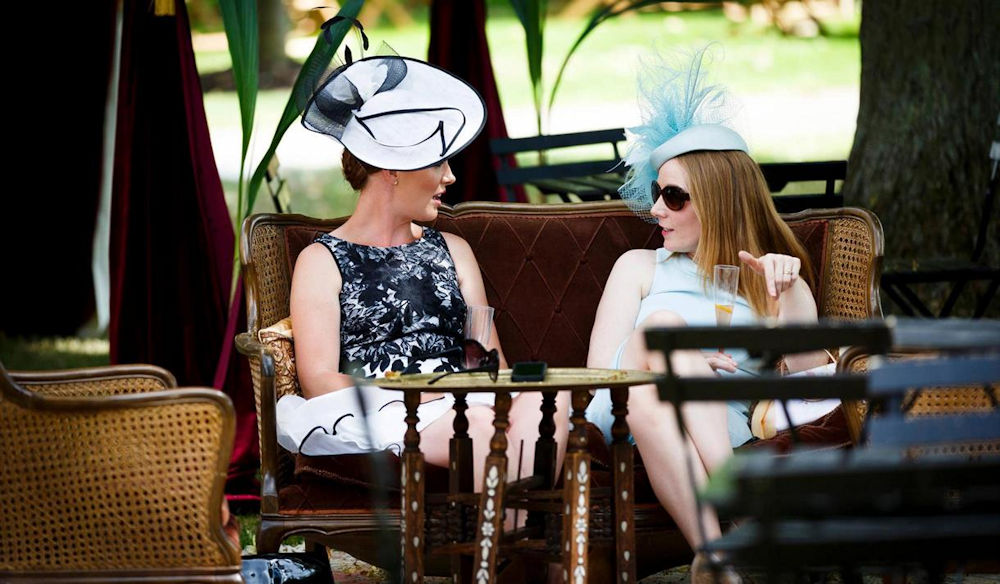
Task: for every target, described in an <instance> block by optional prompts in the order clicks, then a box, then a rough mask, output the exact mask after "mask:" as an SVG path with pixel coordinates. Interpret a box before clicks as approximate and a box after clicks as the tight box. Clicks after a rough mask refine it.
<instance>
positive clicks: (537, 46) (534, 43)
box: [510, 0, 549, 134]
mask: <svg viewBox="0 0 1000 584" xmlns="http://www.w3.org/2000/svg"><path fill="white" fill-rule="evenodd" d="M510 4H511V6H512V7H513V8H514V13H515V14H517V19H518V20H519V21H520V22H521V26H522V27H523V28H524V42H525V46H526V48H527V53H528V76H529V77H530V79H531V89H532V100H533V102H534V104H535V119H536V123H537V124H538V133H539V134H541V133H542V95H543V91H544V87H543V84H542V56H543V54H544V49H545V16H546V13H547V12H548V9H549V3H548V0H510Z"/></svg>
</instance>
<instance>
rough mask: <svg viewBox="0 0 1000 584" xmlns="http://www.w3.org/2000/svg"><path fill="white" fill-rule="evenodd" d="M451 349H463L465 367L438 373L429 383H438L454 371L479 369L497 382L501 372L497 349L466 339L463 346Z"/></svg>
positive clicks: (468, 371) (475, 370)
mask: <svg viewBox="0 0 1000 584" xmlns="http://www.w3.org/2000/svg"><path fill="white" fill-rule="evenodd" d="M451 350H458V351H461V353H462V360H463V363H465V368H464V369H460V370H458V371H449V372H447V373H442V374H441V375H438V376H437V377H435V378H433V379H431V380H430V381H428V382H427V385H432V384H434V383H437V382H438V381H440V380H442V379H444V378H445V377H448V376H449V375H452V374H454V373H475V372H477V371H482V372H486V373H489V374H490V381H493V382H496V380H497V376H499V374H500V353H499V352H497V350H496V349H490V350H488V351H487V350H486V347H484V346H482V345H480V344H479V342H478V341H474V340H472V339H465V341H464V342H463V343H462V345H461V347H454V348H453V349H451Z"/></svg>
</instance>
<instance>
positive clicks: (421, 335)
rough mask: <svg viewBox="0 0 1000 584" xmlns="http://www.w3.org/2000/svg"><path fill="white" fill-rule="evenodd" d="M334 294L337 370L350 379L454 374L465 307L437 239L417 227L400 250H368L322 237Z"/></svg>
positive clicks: (445, 249) (432, 231) (444, 246)
mask: <svg viewBox="0 0 1000 584" xmlns="http://www.w3.org/2000/svg"><path fill="white" fill-rule="evenodd" d="M316 241H317V242H319V243H321V244H323V245H324V246H326V248H327V249H329V250H330V253H332V254H333V258H334V260H335V261H336V262H337V267H338V268H339V269H340V275H341V278H342V280H343V285H342V286H341V290H340V313H341V325H340V370H341V372H343V373H348V374H352V375H356V376H358V377H382V376H384V375H385V373H386V372H387V371H403V372H406V373H415V372H418V371H423V372H425V373H429V372H432V371H455V370H457V369H459V360H458V358H457V355H456V354H455V353H445V354H444V355H443V356H442V355H441V353H442V351H445V350H446V349H449V348H453V347H456V346H459V345H461V341H462V327H463V326H464V325H465V313H466V306H465V300H464V299H463V298H462V292H461V290H460V289H459V287H458V274H457V273H456V271H455V262H454V261H453V260H452V258H451V254H450V253H449V252H448V245H447V243H445V240H444V237H443V236H442V235H441V233H440V232H439V231H437V230H435V229H431V228H429V227H425V228H424V232H423V236H422V237H421V238H420V239H418V240H416V241H414V242H412V243H408V244H405V245H399V246H395V247H371V246H366V245H359V244H356V243H351V242H349V241H345V240H343V239H338V238H336V237H334V236H332V235H330V234H324V235H321V236H319V237H317V238H316Z"/></svg>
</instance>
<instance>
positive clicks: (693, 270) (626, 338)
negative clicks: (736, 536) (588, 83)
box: [587, 50, 826, 581]
mask: <svg viewBox="0 0 1000 584" xmlns="http://www.w3.org/2000/svg"><path fill="white" fill-rule="evenodd" d="M703 56H704V50H702V51H700V52H698V53H696V55H695V56H694V59H693V61H692V63H691V64H690V65H689V66H688V67H687V71H684V70H683V69H681V70H679V71H678V70H677V69H675V68H672V67H671V66H669V65H667V64H665V63H663V62H657V63H654V64H652V65H651V66H647V68H646V69H645V70H644V71H643V73H642V74H641V75H640V92H641V93H642V97H643V103H644V105H645V108H644V112H643V114H644V117H643V124H642V125H641V126H639V127H637V128H633V129H632V134H633V138H634V140H633V143H632V145H631V146H630V149H629V153H628V156H627V157H626V163H627V164H628V165H629V172H628V175H627V178H626V182H625V184H624V185H623V186H622V188H621V189H620V193H621V195H622V198H623V199H624V200H625V201H626V202H627V203H628V204H629V206H630V207H631V208H632V209H633V211H635V212H636V213H637V214H639V215H640V216H643V217H645V218H646V219H648V220H650V221H651V222H655V223H656V224H657V225H659V227H660V230H661V234H662V236H663V247H662V248H660V249H657V250H647V249H639V250H631V251H628V252H626V253H625V254H623V255H622V256H621V257H620V258H619V259H618V261H617V262H616V264H615V266H614V268H613V269H612V272H611V275H610V276H609V278H608V282H607V285H606V286H605V289H604V295H603V297H602V299H601V303H600V305H599V307H598V311H597V317H596V321H595V323H594V329H593V332H592V334H591V341H590V352H589V356H588V365H589V366H592V367H613V368H622V369H645V370H653V371H663V370H665V363H664V361H663V356H662V354H659V353H651V352H648V351H647V350H646V346H645V340H644V337H643V332H644V330H645V329H646V328H648V327H652V326H686V325H703V326H713V325H715V324H716V312H715V311H716V308H715V303H714V300H713V298H712V293H711V286H712V272H713V266H714V265H716V264H729V265H736V266H741V267H740V270H739V272H740V274H739V287H738V294H737V297H736V299H735V302H734V306H733V309H732V310H733V312H732V321H731V322H732V324H749V323H752V322H755V321H757V320H759V319H762V318H764V317H766V316H775V317H776V318H777V320H778V322H779V323H781V322H813V321H815V320H816V314H817V313H816V303H815V301H814V300H813V296H812V292H811V290H810V284H811V283H812V281H813V274H812V269H811V266H810V263H809V258H808V256H807V254H806V252H805V250H804V248H803V247H802V245H801V244H800V243H799V242H798V241H797V240H796V238H795V236H794V235H793V234H792V232H791V230H790V229H789V228H788V226H787V225H786V224H785V223H784V222H783V221H782V220H781V217H780V216H779V215H778V213H777V211H776V210H775V208H774V204H773V202H772V201H771V196H770V192H769V190H768V188H767V183H766V182H765V181H764V177H763V175H762V174H761V171H760V168H759V167H758V166H757V164H756V163H755V162H754V161H753V160H752V159H751V158H750V157H749V156H748V155H747V146H746V143H745V142H744V141H743V138H742V137H740V135H739V134H737V133H736V132H735V131H733V130H731V129H729V128H727V127H726V126H724V125H722V123H721V122H722V120H723V119H724V111H723V107H722V106H723V105H724V104H723V102H722V99H723V97H724V95H723V93H722V90H721V89H720V88H719V87H716V86H708V87H705V86H704V85H703V82H702V78H701V71H700V68H701V61H702V58H703ZM746 358H747V355H746V353H745V352H737V351H732V352H731V353H724V352H711V353H704V352H701V351H685V352H680V351H678V352H674V353H673V359H672V366H673V371H674V372H675V373H676V374H678V375H682V376H711V375H713V374H720V375H728V374H740V371H739V370H738V367H739V366H740V363H741V362H742V361H743V360H744V359H746ZM825 360H826V355H825V354H824V353H819V354H815V353H810V354H803V355H789V356H787V357H786V361H785V363H786V365H787V366H788V368H789V369H790V370H791V371H798V370H802V369H808V368H811V367H814V366H816V365H819V364H821V363H823V362H825ZM748 407H749V404H747V403H743V402H729V403H705V402H693V403H689V404H687V405H685V406H684V408H685V411H684V419H685V426H686V430H687V432H688V435H687V437H686V438H682V436H681V434H680V431H679V429H678V426H677V419H676V415H675V413H674V410H673V405H672V404H669V403H666V402H661V401H660V399H659V397H658V395H657V392H656V388H655V386H652V385H649V386H642V387H633V388H631V390H630V393H629V404H628V409H629V414H628V418H627V420H628V424H629V429H630V431H631V433H632V438H633V439H634V440H635V444H636V446H637V447H638V449H639V452H640V454H641V455H642V459H643V462H644V464H645V467H646V470H647V472H648V474H649V478H650V482H651V483H652V486H653V490H654V492H655V493H656V496H657V498H658V499H659V501H660V503H661V504H662V505H663V506H664V507H665V508H666V510H667V511H668V512H669V513H670V514H671V516H672V517H673V518H674V520H675V522H676V523H677V526H678V527H679V528H680V530H681V532H682V533H683V534H684V536H685V538H686V539H687V541H688V543H689V544H690V545H691V547H692V549H694V550H697V549H698V548H699V546H700V545H701V544H702V543H703V542H704V541H706V540H712V539H715V538H717V537H719V535H720V534H721V530H720V526H719V520H718V518H717V517H716V516H715V514H714V512H713V511H712V510H711V509H708V508H706V509H705V512H704V515H703V517H701V521H702V525H703V527H704V532H702V531H701V529H700V528H699V517H698V512H697V505H696V503H695V493H694V491H693V489H692V484H691V481H690V477H689V475H688V470H687V468H686V464H685V453H686V451H688V452H691V453H692V456H693V458H694V460H695V461H696V462H695V473H696V477H695V480H696V481H697V483H698V484H702V483H704V481H705V479H706V477H707V475H709V474H711V472H712V471H714V470H716V469H717V468H719V466H720V465H721V464H722V463H723V462H724V461H725V460H726V459H727V458H729V457H730V456H731V455H732V453H733V447H735V446H739V445H741V444H743V443H745V442H747V441H748V440H750V439H751V438H752V436H751V432H750V427H749V423H748V415H747V414H748ZM610 410H611V407H610V397H609V394H608V392H607V390H600V391H598V392H597V395H596V396H595V397H594V400H593V401H592V402H591V405H590V407H589V409H588V410H587V415H588V418H589V419H590V420H591V421H592V422H593V423H595V424H596V425H598V427H600V428H601V430H602V431H603V432H604V434H605V436H610V428H611V423H612V421H613V418H612V416H611V415H610ZM708 560H709V558H706V557H704V556H703V555H702V554H698V555H696V556H695V561H694V563H693V564H692V575H693V577H694V578H695V579H696V580H699V579H705V580H706V581H711V578H712V573H711V571H709V570H708V569H707V565H708ZM724 576H725V578H726V579H727V580H729V581H737V580H738V576H737V575H736V574H735V573H734V572H732V571H727V572H725V574H724Z"/></svg>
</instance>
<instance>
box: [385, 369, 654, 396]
mask: <svg viewBox="0 0 1000 584" xmlns="http://www.w3.org/2000/svg"><path fill="white" fill-rule="evenodd" d="M510 372H511V370H510V369H501V370H500V373H499V376H498V377H497V380H496V381H493V380H491V379H490V376H489V374H488V373H484V372H474V373H461V372H459V373H453V374H451V375H448V376H447V377H443V378H441V380H440V381H438V382H437V383H433V384H431V383H429V382H430V380H432V379H434V378H435V377H437V376H439V375H440V374H439V373H417V374H411V375H399V376H396V377H383V378H378V379H372V380H369V381H368V383H372V384H374V385H377V386H379V387H381V388H383V389H397V390H405V389H421V390H429V391H467V392H479V391H497V390H506V391H531V390H533V389H534V390H546V389H572V388H596V387H627V386H632V385H643V384H646V383H655V382H656V379H657V377H658V374H656V373H650V372H649V371H633V370H627V369H588V368H585V367H553V368H551V369H549V370H548V371H546V373H545V380H544V381H511V380H510Z"/></svg>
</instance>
